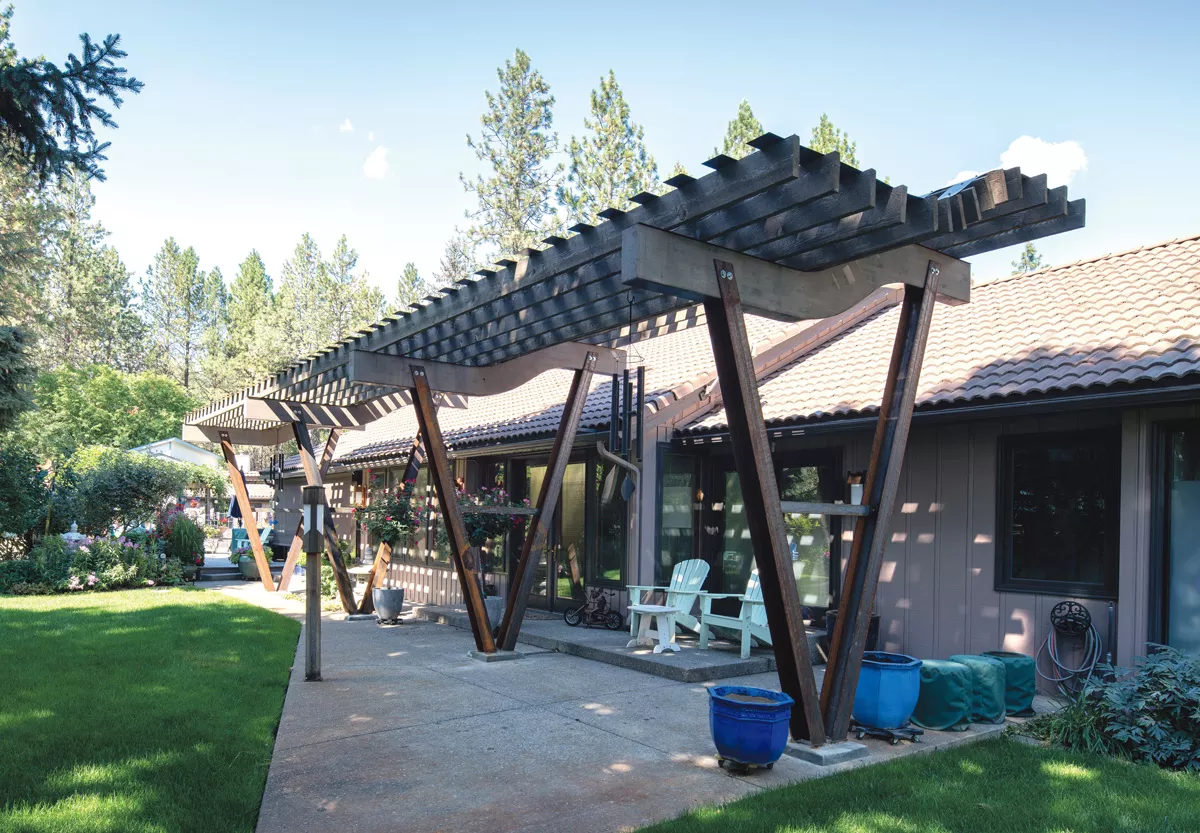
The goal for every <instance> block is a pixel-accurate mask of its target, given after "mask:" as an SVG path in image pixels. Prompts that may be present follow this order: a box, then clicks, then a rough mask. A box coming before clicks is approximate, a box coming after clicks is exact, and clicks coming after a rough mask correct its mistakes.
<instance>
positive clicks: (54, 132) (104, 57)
mask: <svg viewBox="0 0 1200 833" xmlns="http://www.w3.org/2000/svg"><path fill="white" fill-rule="evenodd" d="M12 16H13V7H12V6H11V5H10V6H8V7H7V8H6V9H4V10H2V11H0V134H2V135H3V137H4V139H5V141H4V142H3V143H2V144H0V152H5V153H8V154H14V155H16V156H19V157H20V158H21V159H22V160H23V161H24V162H26V163H28V164H29V165H30V167H31V169H32V171H33V173H34V174H35V175H36V176H37V177H38V178H39V179H41V180H42V181H43V182H45V181H46V180H47V179H48V178H50V177H51V176H62V175H64V174H66V173H67V171H68V170H71V169H74V170H77V171H80V172H82V173H84V174H86V175H87V176H90V177H96V178H98V179H104V172H103V171H102V170H101V169H100V162H102V161H104V159H105V156H104V151H105V150H106V149H107V148H108V145H109V143H108V142H104V143H101V142H98V141H96V134H95V126H97V125H100V126H103V127H109V128H112V127H116V126H117V125H116V122H114V121H113V118H112V114H111V113H110V112H109V111H108V110H105V109H104V108H103V107H102V106H100V104H99V103H98V102H103V101H107V102H109V103H110V104H111V105H112V106H113V107H114V108H119V107H120V106H121V104H122V103H123V102H122V99H121V95H122V94H124V93H135V94H136V93H139V92H141V90H142V82H141V81H139V80H137V79H136V78H134V77H133V76H131V75H128V74H127V72H126V70H125V68H124V67H121V66H117V65H116V62H117V61H119V60H121V59H122V58H124V57H125V52H124V51H123V50H122V49H121V48H120V47H119V44H120V41H121V36H120V35H108V36H107V37H105V38H104V42H103V43H101V44H99V45H97V44H96V43H94V42H93V41H92V39H91V37H89V36H88V35H86V34H84V35H80V36H79V39H80V41H81V42H82V47H83V49H82V55H83V57H82V58H77V57H76V56H75V55H74V54H71V55H68V56H67V60H66V63H65V64H64V65H63V66H62V67H59V66H57V65H56V64H53V63H51V62H50V61H47V60H46V59H45V58H41V57H39V58H36V59H32V60H31V59H28V58H21V57H19V56H18V55H17V50H16V47H15V46H14V45H13V42H12V39H11V37H10V34H9V28H10V26H11V24H12Z"/></svg>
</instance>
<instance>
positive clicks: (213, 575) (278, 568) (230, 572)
mask: <svg viewBox="0 0 1200 833" xmlns="http://www.w3.org/2000/svg"><path fill="white" fill-rule="evenodd" d="M282 573H283V564H276V563H272V564H271V575H272V576H273V577H275V578H278V577H279V576H280V575H281V574H282ZM241 577H242V571H241V570H239V569H238V568H237V567H207V566H206V567H201V568H200V581H230V580H232V579H239V578H241Z"/></svg>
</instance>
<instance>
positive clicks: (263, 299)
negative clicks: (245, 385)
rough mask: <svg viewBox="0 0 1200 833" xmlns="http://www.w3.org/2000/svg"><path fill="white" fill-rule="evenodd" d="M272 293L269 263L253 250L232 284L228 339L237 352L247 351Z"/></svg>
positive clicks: (243, 262) (269, 303) (268, 305)
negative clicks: (257, 322) (255, 326)
mask: <svg viewBox="0 0 1200 833" xmlns="http://www.w3.org/2000/svg"><path fill="white" fill-rule="evenodd" d="M273 296H274V293H273V291H272V287H271V276H270V275H268V274H267V265H266V264H265V263H263V259H262V255H260V254H259V253H258V250H257V249H252V250H251V251H250V254H248V255H246V259H245V260H243V261H242V262H241V265H239V266H238V272H237V275H236V276H235V277H234V279H233V284H232V285H231V286H230V287H229V342H230V347H231V349H232V350H233V352H234V353H235V354H236V353H242V352H245V350H246V345H247V344H249V342H250V338H251V334H252V332H253V329H254V324H255V321H256V320H258V318H259V316H261V315H262V314H263V312H265V311H266V310H267V308H268V307H270V305H271V299H272V297H273Z"/></svg>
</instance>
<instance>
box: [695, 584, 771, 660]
mask: <svg viewBox="0 0 1200 833" xmlns="http://www.w3.org/2000/svg"><path fill="white" fill-rule="evenodd" d="M713 599H741V600H742V609H741V612H740V613H739V614H738V615H737V616H736V617H734V616H719V615H717V614H715V613H713V612H712V603H713ZM712 625H715V626H717V627H719V628H728V629H729V630H731V631H739V632H740V633H741V637H742V652H741V656H742V659H748V658H749V657H750V639H751V637H753V638H754V639H758V640H760V641H762V642H765V643H766V644H768V645H770V644H771V631H770V630H768V628H767V608H766V607H765V606H764V605H763V597H762V584H761V583H760V582H759V580H758V570H757V569H755V570H754V571H753V572H751V573H750V580H749V581H748V582H746V592H745V593H743V594H741V595H739V594H737V593H701V594H700V648H701V650H703V649H705V648H707V647H708V639H709V635H710V634H711V631H710V630H709V627H710V626H712Z"/></svg>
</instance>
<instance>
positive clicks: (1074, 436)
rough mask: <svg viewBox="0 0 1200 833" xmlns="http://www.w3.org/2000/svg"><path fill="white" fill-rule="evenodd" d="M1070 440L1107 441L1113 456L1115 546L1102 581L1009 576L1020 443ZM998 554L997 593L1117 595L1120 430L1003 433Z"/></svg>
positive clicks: (1112, 597)
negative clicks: (1015, 458) (1014, 482)
mask: <svg viewBox="0 0 1200 833" xmlns="http://www.w3.org/2000/svg"><path fill="white" fill-rule="evenodd" d="M1070 440H1076V441H1078V440H1089V441H1100V442H1107V443H1108V444H1109V445H1110V446H1111V447H1112V448H1113V449H1115V453H1114V455H1113V463H1112V472H1111V483H1110V487H1109V488H1110V490H1111V492H1110V498H1111V500H1110V502H1111V504H1112V513H1111V514H1112V520H1111V521H1110V523H1111V524H1112V529H1111V535H1112V540H1113V548H1112V551H1111V555H1110V557H1109V558H1108V562H1107V563H1106V564H1105V565H1104V582H1103V583H1102V584H1090V583H1089V584H1081V583H1078V582H1070V581H1041V580H1030V579H1014V578H1009V564H1010V561H1011V555H1012V525H1011V519H1012V455H1011V451H1012V449H1013V448H1015V447H1018V446H1023V447H1030V446H1049V445H1055V444H1060V443H1063V442H1064V441H1070ZM996 475H997V483H996V489H997V493H996V547H995V550H996V557H995V572H994V585H993V589H995V591H996V592H997V593H1028V594H1030V595H1035V596H1068V597H1074V598H1083V599H1104V600H1108V601H1115V600H1116V598H1117V587H1118V579H1119V575H1120V564H1121V551H1120V545H1121V542H1120V538H1121V510H1120V504H1121V430H1120V428H1119V427H1116V428H1099V429H1086V430H1082V431H1053V432H1046V433H1034V434H1002V435H1001V436H1000V437H999V440H998V442H997V443H996Z"/></svg>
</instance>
